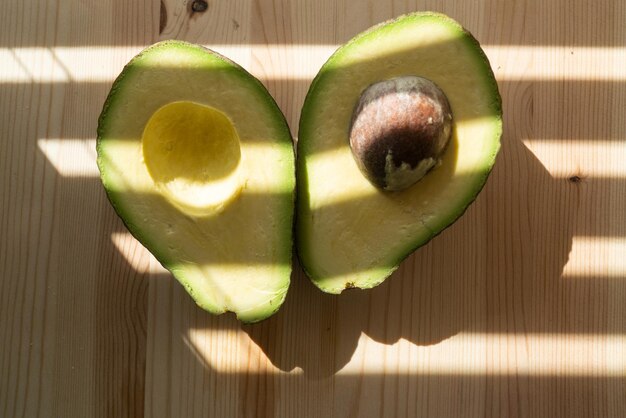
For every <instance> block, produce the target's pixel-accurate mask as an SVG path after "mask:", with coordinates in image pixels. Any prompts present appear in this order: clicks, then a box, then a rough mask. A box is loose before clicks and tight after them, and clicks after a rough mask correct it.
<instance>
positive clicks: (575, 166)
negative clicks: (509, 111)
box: [524, 138, 626, 178]
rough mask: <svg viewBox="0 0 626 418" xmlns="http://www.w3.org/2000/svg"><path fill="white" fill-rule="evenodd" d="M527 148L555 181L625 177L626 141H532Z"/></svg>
mask: <svg viewBox="0 0 626 418" xmlns="http://www.w3.org/2000/svg"><path fill="white" fill-rule="evenodd" d="M524 144H525V145H526V146H527V147H528V148H529V149H530V150H531V151H532V152H533V154H535V156H536V157H537V158H538V159H539V160H540V161H542V162H543V164H544V165H545V167H546V169H547V170H548V171H549V172H550V174H551V175H552V176H554V177H561V178H564V177H571V176H573V175H577V176H579V177H594V178H595V177H599V178H624V177H626V164H624V161H626V141H618V140H601V139H598V140H595V139H587V140H585V139H565V138H564V139H530V140H525V141H524Z"/></svg>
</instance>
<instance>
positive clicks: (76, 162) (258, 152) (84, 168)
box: [37, 138, 290, 193]
mask: <svg viewBox="0 0 626 418" xmlns="http://www.w3.org/2000/svg"><path fill="white" fill-rule="evenodd" d="M119 144H124V141H120V142H119V143H118V145H117V146H120V145H119ZM37 146H38V147H39V149H40V150H41V152H42V153H43V154H44V155H45V156H46V159H47V160H48V162H50V164H52V166H53V167H54V168H55V169H56V171H57V172H58V173H59V174H60V175H61V176H63V177H90V178H94V177H99V175H100V172H99V171H98V166H97V163H96V157H97V155H96V140H95V139H58V138H54V139H53V138H50V139H48V138H42V139H39V140H38V141H37ZM121 146H124V145H121ZM128 146H129V147H134V145H132V144H131V143H130V142H128ZM242 155H244V157H245V158H247V159H248V160H251V161H279V160H281V159H282V158H283V157H284V149H283V145H282V144H269V143H268V144H261V143H248V144H246V146H245V148H244V149H243V150H242ZM285 187H286V185H285V183H284V179H282V178H280V176H267V178H265V179H264V181H263V182H258V181H256V182H248V187H247V188H248V190H250V191H251V192H253V193H282V192H290V190H286V189H285Z"/></svg>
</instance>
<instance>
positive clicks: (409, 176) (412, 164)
mask: <svg viewBox="0 0 626 418" xmlns="http://www.w3.org/2000/svg"><path fill="white" fill-rule="evenodd" d="M451 135H452V111H451V109H450V104H449V103H448V99H447V98H446V96H445V95H444V93H443V92H442V91H441V89H439V87H437V86H436V85H435V84H434V83H433V82H431V81H430V80H427V79H425V78H422V77H416V76H405V77H398V78H393V79H390V80H385V81H381V82H378V83H375V84H372V85H371V86H369V87H368V88H367V89H365V90H364V91H363V93H362V94H361V97H360V99H359V102H358V103H357V105H356V107H355V111H354V114H353V117H352V123H351V126H350V147H351V148H352V153H353V155H354V158H355V160H356V162H357V165H358V166H359V168H360V169H361V172H362V173H363V174H364V175H365V177H366V178H368V179H369V180H370V181H371V182H372V183H373V184H374V185H375V186H377V187H380V188H382V189H385V190H389V191H395V190H402V189H405V188H407V187H409V186H411V185H412V184H414V183H415V182H417V181H418V180H419V179H421V178H422V177H423V176H424V175H425V174H426V173H427V172H428V171H429V170H431V169H432V168H433V167H435V166H436V165H437V164H439V162H440V160H441V156H442V154H443V152H444V151H445V149H446V147H447V145H448V142H449V140H450V137H451Z"/></svg>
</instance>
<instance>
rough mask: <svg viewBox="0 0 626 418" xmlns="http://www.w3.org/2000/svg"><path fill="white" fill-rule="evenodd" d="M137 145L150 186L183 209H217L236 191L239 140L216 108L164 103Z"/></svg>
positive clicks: (230, 125)
mask: <svg viewBox="0 0 626 418" xmlns="http://www.w3.org/2000/svg"><path fill="white" fill-rule="evenodd" d="M142 144H143V157H144V161H145V163H146V166H147V168H148V172H149V173H150V175H151V177H152V179H153V180H154V182H155V185H156V186H157V187H158V188H159V190H160V191H161V192H162V193H164V194H165V195H166V196H167V197H168V198H170V199H171V200H172V201H173V203H174V204H177V205H180V206H182V207H183V208H184V209H188V210H194V211H198V212H199V213H203V212H204V213H208V211H210V210H215V209H222V208H223V207H224V206H225V205H226V204H227V203H228V202H230V201H231V200H232V199H234V198H235V197H236V196H237V194H238V193H239V190H240V189H241V182H240V178H239V176H238V170H237V169H238V168H239V161H240V158H241V149H240V145H239V136H238V135H237V131H235V128H234V127H233V124H232V123H231V122H230V120H229V119H228V117H227V116H226V115H224V114H223V113H222V112H220V111H219V110H217V109H214V108H211V107H209V106H204V105H200V104H197V103H192V102H184V101H183V102H174V103H170V104H167V105H165V106H163V107H162V108H160V109H159V110H157V111H156V112H155V113H154V114H153V115H152V117H151V118H150V120H149V121H148V123H147V125H146V128H145V129H144V132H143V137H142Z"/></svg>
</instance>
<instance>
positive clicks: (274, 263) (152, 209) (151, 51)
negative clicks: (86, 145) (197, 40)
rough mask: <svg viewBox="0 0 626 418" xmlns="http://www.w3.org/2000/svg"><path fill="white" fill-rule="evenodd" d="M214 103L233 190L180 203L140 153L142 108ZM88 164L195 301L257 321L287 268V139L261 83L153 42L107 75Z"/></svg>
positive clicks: (181, 46) (188, 48)
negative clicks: (94, 160)
mask: <svg viewBox="0 0 626 418" xmlns="http://www.w3.org/2000/svg"><path fill="white" fill-rule="evenodd" d="M176 101H190V102H193V103H197V104H201V105H205V106H210V107H212V108H215V109H219V110H220V111H221V112H223V113H224V114H225V115H226V116H227V117H228V118H229V119H230V121H231V122H232V124H233V126H234V128H235V129H236V131H237V133H238V135H239V140H240V145H241V161H240V163H239V164H240V169H239V172H240V174H238V175H240V176H241V179H240V181H241V182H242V186H241V191H240V192H239V194H238V195H237V196H236V197H235V198H234V199H232V200H231V201H229V202H226V203H225V204H224V205H223V207H219V208H218V209H216V210H211V211H208V212H206V213H203V212H198V211H186V210H185V209H184V208H181V207H180V205H176V204H174V203H175V202H172V201H171V200H170V199H168V197H167V196H166V195H164V194H163V193H162V192H161V191H160V190H159V189H158V188H157V187H155V182H154V180H153V179H152V177H151V176H150V174H149V172H148V170H147V168H146V164H145V161H144V160H143V154H142V142H141V137H142V133H143V130H144V127H145V126H146V124H147V122H148V120H149V119H150V117H151V116H152V115H153V114H154V113H155V112H156V111H157V110H158V109H159V108H161V107H162V106H164V105H166V104H169V103H172V102H176ZM97 150H98V166H99V168H100V173H101V178H102V182H103V184H104V186H105V188H106V190H107V193H108V196H109V199H110V201H111V203H112V204H113V206H114V207H115V209H116V211H117V212H118V214H119V215H120V217H121V218H122V219H123V220H124V223H125V224H126V225H127V227H128V229H129V231H130V232H131V233H132V234H133V235H134V236H135V237H136V238H138V239H139V240H140V241H141V242H142V244H143V245H144V246H146V248H147V249H148V250H150V251H151V252H152V253H153V254H154V255H155V257H156V258H157V259H158V260H159V262H160V263H161V264H163V266H165V267H166V268H167V269H169V270H170V271H171V272H172V273H173V275H174V276H175V277H176V278H177V279H178V280H179V281H180V282H181V283H182V284H183V285H184V287H185V288H186V289H187V291H188V292H189V293H190V294H191V296H192V297H193V298H194V299H195V301H196V302H197V303H198V305H200V306H201V307H202V308H204V309H206V310H207V311H209V312H212V313H215V314H219V313H223V312H226V311H232V312H235V313H236V314H237V317H238V318H239V319H240V320H242V321H244V322H256V321H259V320H262V319H264V318H266V317H268V316H270V315H271V314H273V313H274V312H276V310H277V309H278V308H279V307H280V305H281V304H282V303H283V301H284V299H285V296H286V292H287V289H288V287H289V280H290V274H291V248H292V220H293V194H294V186H295V175H294V174H295V173H294V156H293V145H292V140H291V136H290V133H289V129H288V127H287V125H286V122H285V120H284V117H283V115H282V113H281V112H280V110H279V109H278V107H277V106H276V104H275V103H274V101H273V100H272V98H271V96H270V95H269V94H268V93H267V91H266V90H265V89H264V87H263V86H262V85H261V84H260V83H259V82H258V81H257V80H256V79H254V78H253V77H252V76H251V75H249V74H248V73H246V72H245V71H244V70H243V69H241V68H240V67H239V66H237V65H236V64H234V63H232V62H230V61H227V60H225V59H224V58H222V57H221V56H219V55H217V54H214V53H212V52H210V51H208V50H205V49H203V48H201V47H198V46H194V45H190V44H186V43H183V42H176V41H167V42H162V43H160V44H156V45H154V46H152V47H150V48H148V49H147V50H145V51H144V52H143V53H141V54H140V55H138V56H137V57H135V58H134V59H133V60H132V61H131V62H130V63H129V65H127V67H126V68H125V69H124V71H123V72H122V74H121V75H120V77H119V78H118V80H116V82H115V84H114V86H113V88H112V90H111V94H110V95H109V98H108V99H107V102H106V104H105V107H104V110H103V113H102V115H101V118H100V122H99V127H98V141H97Z"/></svg>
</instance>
